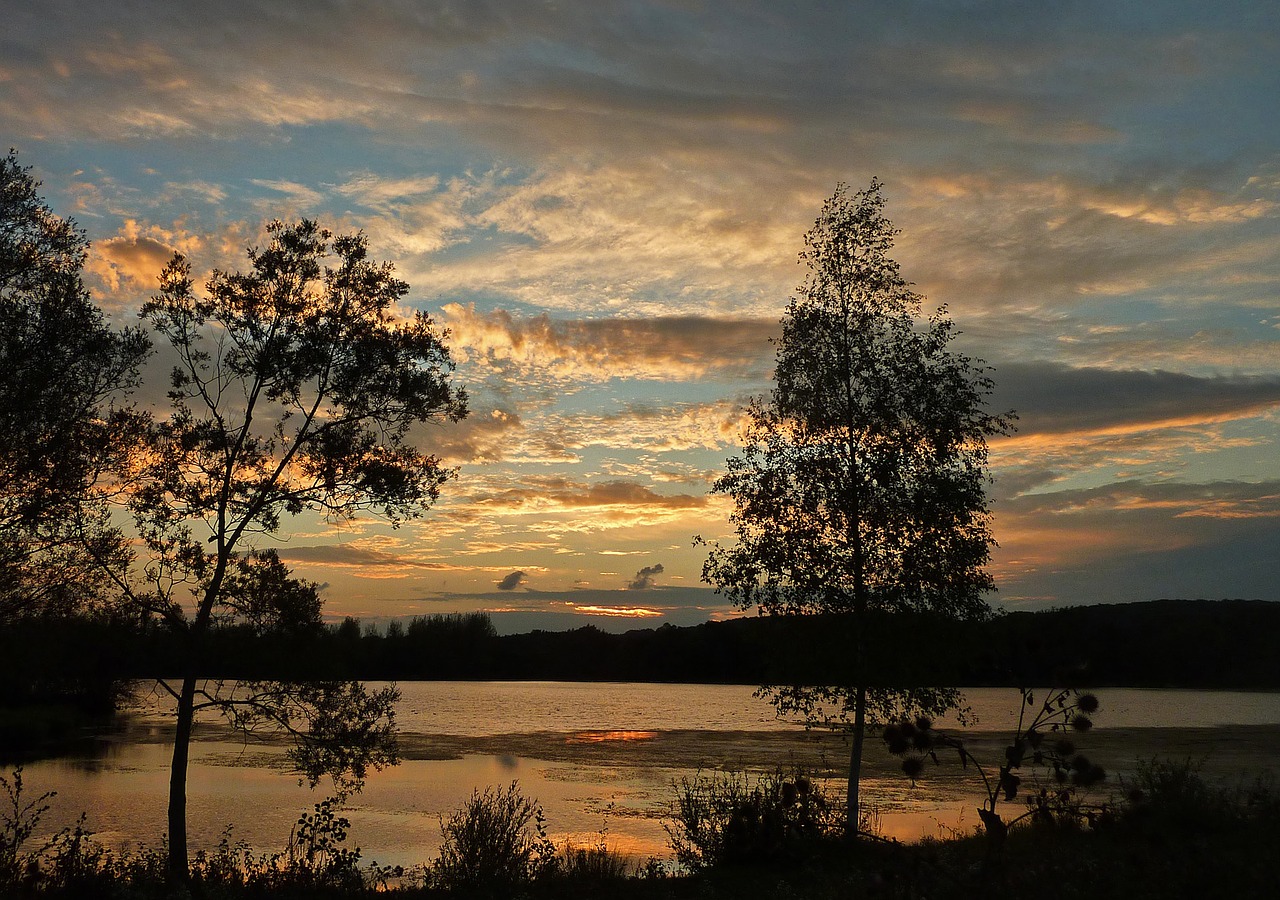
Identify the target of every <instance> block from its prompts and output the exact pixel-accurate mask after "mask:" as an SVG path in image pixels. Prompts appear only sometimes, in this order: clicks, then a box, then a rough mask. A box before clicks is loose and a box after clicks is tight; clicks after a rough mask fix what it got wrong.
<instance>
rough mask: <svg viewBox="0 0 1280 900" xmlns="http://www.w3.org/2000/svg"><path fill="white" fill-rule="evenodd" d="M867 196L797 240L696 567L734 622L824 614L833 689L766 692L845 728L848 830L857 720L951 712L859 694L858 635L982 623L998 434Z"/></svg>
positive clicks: (941, 704)
mask: <svg viewBox="0 0 1280 900" xmlns="http://www.w3.org/2000/svg"><path fill="white" fill-rule="evenodd" d="M880 188H881V185H880V183H879V182H878V181H872V182H871V185H870V187H868V188H867V189H866V190H864V191H858V192H850V191H849V190H848V188H847V187H846V186H844V185H839V186H838V187H837V189H836V191H835V193H834V194H833V195H832V196H831V197H830V198H829V199H828V200H827V201H826V203H825V204H824V205H823V208H822V211H821V213H820V215H819V216H818V218H817V221H816V223H815V224H814V227H813V228H812V229H811V230H810V231H809V232H808V233H807V234H806V235H805V238H804V244H805V249H804V251H803V252H802V253H801V254H800V259H801V261H802V262H803V263H804V264H806V265H807V267H808V274H807V277H806V278H805V280H804V282H803V283H802V284H801V286H800V289H799V292H798V294H797V296H796V297H794V298H793V299H792V300H791V302H790V304H789V305H788V307H787V310H786V316H785V318H784V319H783V321H782V336H781V338H779V339H778V341H777V342H776V343H777V368H776V371H775V381H776V383H775V387H774V390H773V391H772V393H771V394H770V395H769V396H767V397H762V398H757V399H756V400H754V401H753V402H752V403H751V405H750V407H749V408H748V410H747V425H746V429H745V434H744V445H743V452H742V455H741V456H739V457H736V458H733V459H730V460H729V461H728V467H727V472H726V474H725V475H723V476H722V477H721V478H720V479H719V480H718V481H717V482H716V483H715V485H714V487H713V490H714V492H716V493H720V494H725V495H727V496H729V497H731V498H732V499H733V501H734V512H733V514H732V519H731V521H732V524H733V526H734V529H735V531H736V535H737V542H736V543H735V544H733V545H731V546H721V545H718V544H717V545H713V546H712V548H711V551H710V554H709V556H708V558H707V561H706V563H705V565H704V568H703V577H704V580H706V581H707V582H709V583H711V584H713V585H715V586H716V588H717V589H718V590H719V591H720V592H721V593H723V594H725V595H727V596H728V597H729V598H730V599H731V600H732V601H733V602H734V603H735V604H736V605H738V606H740V607H742V608H747V609H749V608H753V607H755V608H758V609H759V611H760V612H762V613H765V614H770V615H804V614H817V613H821V614H834V615H836V616H838V617H840V618H839V620H840V621H843V622H844V623H845V627H847V628H848V635H847V642H846V649H847V652H848V654H849V658H850V662H849V665H847V666H845V667H844V668H845V670H846V671H847V672H848V678H847V680H846V681H845V682H844V683H842V684H835V685H818V686H813V685H788V684H782V685H766V686H765V687H764V688H762V691H763V692H764V693H765V694H766V695H768V696H769V697H770V698H771V699H772V700H773V702H774V703H775V705H776V706H777V708H778V710H779V712H780V713H782V714H791V715H795V714H798V715H800V716H801V717H802V718H803V719H804V720H805V721H806V722H807V723H810V724H824V725H841V726H848V727H851V729H852V731H853V748H852V755H851V765H850V782H849V813H850V829H851V830H852V829H853V827H854V826H856V824H857V804H858V799H857V779H858V770H859V768H860V764H861V748H862V739H863V734H864V729H865V725H866V721H867V718H868V716H870V717H871V718H872V719H875V718H888V717H891V716H896V715H898V714H901V713H902V712H903V711H905V710H917V711H923V712H928V713H936V712H938V711H941V710H943V709H945V708H947V707H948V706H950V705H952V704H954V703H955V701H956V700H957V695H956V694H955V692H954V691H952V690H947V689H939V688H931V687H927V686H926V687H921V686H918V685H913V686H911V687H910V688H904V689H901V690H898V689H884V688H878V689H870V688H868V680H869V673H868V672H867V671H866V670H865V657H866V653H865V648H866V646H867V643H868V641H870V640H873V639H874V635H872V634H870V633H869V631H870V629H871V628H872V626H873V623H874V622H875V621H878V620H879V618H880V614H882V613H894V612H902V611H912V612H919V613H928V614H934V615H942V616H948V617H954V618H959V619H971V618H980V617H984V616H986V615H988V614H989V610H988V607H987V604H986V601H985V598H984V595H985V594H986V593H987V592H988V591H990V590H992V589H993V588H994V584H993V582H992V579H991V576H990V575H989V573H988V572H987V570H986V563H987V561H988V558H989V555H990V549H991V547H992V545H993V543H994V541H993V538H992V534H991V527H990V518H991V517H990V513H989V511H988V508H987V504H986V497H985V485H986V482H987V475H986V462H987V444H986V438H987V437H988V436H990V435H993V434H998V433H1002V432H1004V431H1006V430H1007V429H1008V428H1009V427H1010V426H1011V421H1010V420H1011V417H1010V416H999V415H992V414H990V413H988V412H987V411H986V410H985V408H984V404H985V401H986V399H987V397H988V396H989V394H990V393H991V389H992V381H991V378H990V376H989V374H988V371H987V369H985V368H984V367H983V366H982V364H981V363H980V362H977V361H975V360H972V359H970V358H969V357H967V356H965V355H964V354H962V353H959V352H957V351H956V350H954V349H953V347H952V342H953V340H954V338H955V336H956V331H955V327H954V325H953V323H952V321H951V320H950V318H948V316H947V313H946V310H945V309H938V310H937V311H935V312H934V313H933V314H932V315H930V316H929V317H928V318H922V317H921V301H922V298H921V297H920V296H919V295H918V294H916V293H915V292H914V291H912V290H911V287H910V285H909V284H908V283H907V281H906V280H905V279H904V278H903V277H902V275H901V272H900V270H899V267H898V264H897V263H896V262H895V261H894V260H893V259H892V258H891V257H890V256H889V251H890V250H891V249H892V247H893V240H894V235H895V234H896V231H895V230H894V228H893V225H892V223H890V222H889V220H888V219H887V218H885V216H884V213H883V208H884V199H883V197H882V195H881V192H880ZM903 652H904V653H909V652H910V649H909V648H905V647H904V648H903Z"/></svg>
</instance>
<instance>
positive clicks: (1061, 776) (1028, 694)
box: [882, 688, 1107, 849]
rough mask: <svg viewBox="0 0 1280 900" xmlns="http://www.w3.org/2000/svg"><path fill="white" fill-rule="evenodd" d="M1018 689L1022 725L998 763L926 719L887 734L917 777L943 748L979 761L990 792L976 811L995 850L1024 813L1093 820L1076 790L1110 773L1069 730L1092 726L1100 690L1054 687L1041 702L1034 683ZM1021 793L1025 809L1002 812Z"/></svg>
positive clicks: (1045, 818) (1040, 818) (1042, 818)
mask: <svg viewBox="0 0 1280 900" xmlns="http://www.w3.org/2000/svg"><path fill="white" fill-rule="evenodd" d="M1020 695H1021V701H1022V702H1021V704H1020V705H1019V712H1018V725H1017V729H1016V730H1015V732H1014V735H1013V739H1012V741H1011V742H1010V743H1009V745H1008V746H1007V747H1006V748H1005V751H1004V761H1003V762H1002V763H1000V764H999V765H998V766H992V765H991V764H990V763H989V762H988V763H984V762H983V761H982V760H979V759H978V758H977V757H976V756H975V755H974V754H973V753H972V752H971V751H970V750H969V748H968V747H967V746H966V744H965V742H964V741H963V740H962V739H960V738H957V737H954V736H952V735H948V734H945V733H943V732H940V731H938V730H937V729H935V728H934V727H933V723H932V722H931V721H930V720H929V719H928V718H926V717H920V718H917V719H916V720H915V721H911V720H909V719H903V720H901V721H899V722H895V723H891V724H889V725H888V726H886V727H885V729H884V731H883V734H882V737H883V739H884V742H885V744H886V746H887V747H888V749H889V752H890V753H893V754H896V755H899V756H903V757H904V759H903V762H902V770H903V772H904V773H905V774H906V775H907V777H909V778H910V779H911V780H912V781H915V780H916V779H918V778H920V777H921V775H922V774H923V772H924V760H925V759H926V758H927V759H930V760H932V761H933V762H934V763H935V764H937V763H938V762H939V757H938V753H939V751H953V752H955V753H956V754H957V755H958V756H959V759H960V763H961V765H963V766H964V767H965V768H968V767H969V765H970V764H972V765H973V766H974V768H975V770H976V771H977V773H978V775H979V777H980V778H981V779H982V785H983V789H984V790H985V792H986V798H985V799H984V800H983V804H982V806H981V807H980V808H979V809H978V817H979V819H980V820H981V822H982V826H983V828H984V830H985V831H986V834H987V837H988V838H989V839H990V843H991V846H992V848H993V849H999V848H1000V847H1002V846H1003V844H1004V842H1005V839H1006V837H1007V836H1008V832H1009V828H1010V827H1012V826H1013V825H1015V824H1017V823H1018V822H1021V821H1023V820H1024V819H1031V820H1032V821H1033V822H1037V823H1040V824H1056V823H1061V822H1063V821H1071V822H1079V821H1082V820H1088V821H1093V819H1094V817H1095V816H1096V815H1097V813H1098V811H1099V809H1098V807H1096V806H1088V805H1086V804H1084V803H1083V802H1082V799H1081V797H1080V796H1079V793H1078V791H1079V789H1081V788H1087V787H1092V786H1093V785H1096V784H1099V783H1100V782H1102V781H1104V780H1105V779H1106V777H1107V775H1106V772H1105V770H1103V768H1102V767H1101V766H1099V765H1097V764H1096V763H1093V762H1091V761H1090V760H1089V758H1088V757H1087V756H1085V755H1084V754H1083V753H1081V752H1080V751H1079V750H1078V749H1077V747H1076V744H1075V741H1074V740H1073V739H1072V738H1071V736H1070V735H1071V733H1072V732H1076V733H1083V732H1086V731H1088V730H1089V729H1090V728H1092V727H1093V720H1092V718H1091V716H1092V715H1093V714H1094V713H1095V712H1097V710H1098V698H1097V697H1096V696H1095V695H1093V694H1091V693H1082V692H1080V691H1078V690H1077V689H1075V688H1059V689H1056V690H1050V691H1048V692H1047V693H1046V694H1045V695H1044V699H1043V701H1042V702H1040V703H1037V702H1036V695H1035V692H1034V691H1032V690H1031V689H1029V688H1023V689H1022V690H1021V691H1020ZM1020 773H1021V774H1020ZM1041 773H1043V777H1042V775H1041ZM1024 776H1026V777H1027V778H1030V779H1033V781H1032V783H1031V784H1030V785H1027V784H1024V780H1025V779H1024ZM1019 796H1021V797H1022V799H1023V801H1024V804H1025V808H1024V811H1023V812H1022V813H1021V814H1019V815H1016V816H1013V817H1012V818H1011V819H1008V820H1006V819H1005V818H1002V817H1001V815H1000V813H999V809H998V807H999V805H1000V803H1001V802H1004V803H1011V802H1013V801H1014V800H1016V799H1018V797H1019Z"/></svg>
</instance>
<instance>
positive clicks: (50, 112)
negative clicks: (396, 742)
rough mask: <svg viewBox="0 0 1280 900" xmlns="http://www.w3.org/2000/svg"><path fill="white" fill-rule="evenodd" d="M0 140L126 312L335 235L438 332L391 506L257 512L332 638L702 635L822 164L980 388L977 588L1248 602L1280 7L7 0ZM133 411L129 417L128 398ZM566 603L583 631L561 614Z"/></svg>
mask: <svg viewBox="0 0 1280 900" xmlns="http://www.w3.org/2000/svg"><path fill="white" fill-rule="evenodd" d="M0 9H2V10H3V17H4V22H5V25H4V28H3V29H2V30H0V141H2V142H4V144H5V146H6V147H7V146H13V147H15V148H17V150H18V152H19V160H20V162H22V163H23V164H25V165H31V166H33V167H34V169H35V171H36V174H37V175H38V177H40V178H41V179H42V180H43V182H44V187H43V189H42V190H43V193H44V195H45V197H46V198H47V199H48V201H49V202H50V204H51V205H52V206H53V207H54V209H55V210H56V211H58V212H59V213H62V214H66V215H70V216H73V217H74V218H75V219H76V220H77V221H78V222H79V224H80V225H81V226H82V227H83V228H85V229H86V231H87V233H88V236H89V238H90V239H91V240H92V242H93V249H92V253H91V257H90V262H89V273H88V280H89V283H90V285H91V287H92V290H93V292H94V295H95V297H96V298H97V299H98V300H99V302H100V303H101V304H102V305H103V306H104V307H105V308H107V309H108V310H110V312H111V314H112V315H113V316H114V317H116V319H117V321H120V322H133V321H136V310H137V308H138V306H139V304H140V303H141V301H142V300H143V299H145V298H146V297H147V296H149V294H150V293H151V292H153V291H154V290H155V287H156V276H157V274H158V273H159V271H160V268H161V267H162V265H163V264H164V262H165V261H166V260H167V259H168V258H169V257H170V256H171V254H172V253H173V251H174V250H181V251H182V252H184V253H186V254H188V255H189V256H190V257H191V259H192V260H193V263H194V264H195V267H196V268H197V270H202V271H206V272H207V271H208V270H209V269H210V268H212V267H214V266H220V267H240V266H242V265H243V264H244V248H245V247H246V246H249V245H251V244H255V243H258V242H260V240H261V235H262V225H263V223H264V222H265V221H267V220H268V219H271V218H277V217H278V218H286V219H287V218H296V217H300V216H307V217H311V218H318V219H319V220H321V221H322V223H324V224H326V225H329V226H330V227H334V228H336V229H344V230H346V229H350V230H354V229H362V230H363V231H364V232H365V233H366V234H367V235H368V237H369V241H370V245H371V248H372V251H373V253H374V255H375V256H377V257H379V258H382V259H388V260H391V261H393V262H395V264H396V266H397V268H398V271H399V273H400V275H401V276H402V277H404V278H405V279H406V280H407V281H408V282H409V283H410V284H411V286H412V291H411V293H410V297H409V299H410V302H411V305H412V306H413V307H415V308H419V309H423V310H426V311H429V312H430V313H431V314H432V315H433V316H434V317H436V318H437V320H438V321H439V322H440V323H441V324H443V325H444V326H446V327H448V328H449V329H450V331H451V332H452V336H451V338H450V341H449V343H450V346H451V347H452V348H453V351H454V354H455V358H456V360H457V362H458V369H457V373H456V375H457V379H458V381H459V382H460V383H461V384H463V385H465V386H466V387H467V389H468V391H469V392H470V394H471V397H472V415H471V417H470V418H469V419H468V420H467V421H466V422H465V423H463V424H462V425H460V426H457V427H448V428H431V429H427V430H425V431H424V433H423V436H422V440H423V441H424V442H427V443H429V444H430V445H431V446H433V447H436V448H438V449H439V452H441V453H442V454H443V455H445V456H446V457H447V459H448V460H449V461H450V462H451V463H452V464H454V465H457V466H458V467H459V470H460V471H459V476H458V478H457V480H456V481H453V482H452V483H450V484H449V485H447V486H446V489H445V493H444V496H443V498H442V500H441V502H440V503H439V505H438V506H437V507H436V508H435V509H434V510H433V511H432V512H431V513H430V514H428V515H427V516H426V517H425V518H424V519H423V520H422V521H420V522H418V523H411V524H409V525H406V526H404V527H402V528H400V529H399V530H395V531H393V530H391V529H390V528H387V527H385V526H383V525H380V524H378V523H376V522H365V523H360V524H358V525H355V526H351V527H346V528H341V529H336V528H333V527H330V526H328V525H325V524H324V523H323V522H320V521H318V520H316V519H312V518H300V519H297V520H293V521H292V522H289V523H287V525H286V529H285V531H283V532H282V533H281V534H280V535H279V538H280V540H279V541H278V542H277V543H276V544H275V546H277V548H278V549H279V551H280V553H281V556H282V557H283V558H284V559H285V560H286V561H287V562H289V563H290V564H291V565H292V566H294V567H295V568H296V571H297V572H298V573H299V574H300V575H303V576H305V577H307V578H309V579H312V580H314V581H317V582H320V583H322V584H323V585H325V589H324V596H325V598H326V599H327V601H328V605H327V612H328V613H329V614H331V615H335V616H342V615H347V614H350V615H358V616H361V617H365V618H382V617H391V616H410V615H421V614H429V613H437V612H453V611H470V610H477V609H483V610H490V611H494V612H495V621H496V622H497V624H498V626H499V628H500V629H501V630H505V631H511V630H527V629H528V628H531V627H548V628H563V627H568V626H570V625H573V624H581V623H583V622H586V621H592V622H595V623H596V624H598V625H600V626H601V627H606V628H610V629H620V628H628V627H637V626H644V625H655V624H659V623H661V622H664V621H673V622H675V623H677V624H690V623H694V622H701V621H706V620H707V619H709V618H721V617H724V616H725V615H728V614H730V612H731V611H730V610H729V609H728V607H727V606H726V605H725V603H724V602H723V601H722V600H721V599H720V598H718V597H717V596H716V595H715V594H714V593H713V592H712V591H711V590H710V589H709V588H707V587H706V586H705V585H702V584H700V580H699V576H700V571H701V565H702V559H703V555H704V551H703V550H702V549H699V548H696V547H694V546H693V543H692V540H693V536H694V535H696V534H701V535H703V536H704V537H706V538H709V539H715V538H721V539H724V538H726V537H727V536H728V535H727V531H728V528H727V515H728V510H729V507H728V506H727V505H726V501H725V500H724V499H723V498H719V497H711V496H709V495H708V487H709V484H710V482H711V481H712V480H713V479H714V478H715V476H716V475H717V474H718V473H719V472H720V471H721V470H722V469H723V467H724V463H725V459H726V458H727V457H728V456H731V455H734V454H735V453H736V452H737V447H738V443H737V439H738V430H739V423H740V417H741V407H742V405H743V403H744V401H745V400H746V398H748V397H749V396H751V395H753V394H759V393H762V392H764V391H767V390H768V389H769V387H770V377H771V369H772V364H773V353H774V351H773V348H772V346H771V345H770V344H769V337H770V336H771V335H774V334H776V333H777V332H778V330H779V329H778V320H779V318H780V317H781V315H782V313H783V310H784V307H785V305H786V303H787V300H788V298H789V297H790V296H791V294H792V293H793V292H794V290H795V288H796V286H797V284H798V283H799V281H800V279H801V277H802V275H803V270H802V268H801V266H799V265H798V264H797V261H796V257H797V253H798V252H799V250H800V248H801V236H802V235H803V233H804V231H805V230H806V229H807V228H808V227H809V226H810V225H811V224H812V222H813V219H814V217H815V216H816V214H817V212H818V209H819V207H820V205H821V203H822V200H823V199H824V198H825V197H826V196H828V195H829V194H830V193H831V192H832V190H833V189H834V187H835V185H836V182H837V181H846V182H849V183H850V184H851V185H852V186H853V187H854V188H855V189H856V188H860V187H864V186H865V185H866V184H867V183H868V182H869V181H870V180H871V178H872V177H873V176H879V177H880V178H882V179H883V180H884V183H885V187H884V195H885V197H886V198H887V200H888V209H887V213H888V215H889V217H890V218H891V219H892V220H893V221H894V223H895V224H896V225H897V226H898V227H899V228H900V229H901V230H902V233H901V235H900V238H899V243H898V247H897V254H896V255H897V258H898V260H899V262H900V263H901V265H902V270H903V274H904V275H905V276H906V277H907V278H908V279H909V280H910V281H913V282H914V283H915V284H916V287H917V290H919V291H920V292H921V293H923V294H924V295H925V296H926V297H927V298H928V303H929V304H931V305H939V304H946V305H947V306H948V307H949V309H950V312H951V314H952V316H953V318H954V319H955V320H956V322H957V324H958V326H959V328H960V329H961V331H962V332H963V335H962V337H961V339H960V345H961V347H962V349H963V350H965V351H966V352H969V353H972V354H973V355H976V356H979V357H982V358H985V359H986V360H987V361H988V362H989V363H990V364H991V365H992V366H994V367H995V378H996V381H997V385H998V389H997V394H996V397H995V400H994V406H995V407H997V408H998V409H1007V408H1013V409H1015V410H1016V411H1017V413H1018V415H1019V417H1020V423H1019V431H1018V433H1017V434H1016V435H1015V436H1013V437H1010V438H1007V439H1000V440H998V441H997V442H995V443H994V444H993V454H992V462H993V474H994V475H995V478H996V481H995V484H994V485H993V487H992V497H993V508H994V511H995V534H996V537H997V539H998V541H999V543H1000V547H999V549H998V550H997V551H996V552H995V556H994V560H993V572H994V574H995V577H996V581H997V584H998V585H999V588H1000V591H999V594H998V595H997V597H996V598H995V599H994V602H995V603H997V604H998V605H1001V606H1004V607H1006V608H1010V609H1021V608H1040V607H1044V606H1050V605H1067V604H1075V603H1092V602H1116V601H1127V600H1144V599H1152V598H1157V597H1210V598H1220V597H1251V598H1252V597H1257V598H1264V599H1271V600H1280V99H1278V98H1280V62H1278V61H1280V4H1277V3H1275V2H1274V0H1258V2H1236V0H1224V2H1219V3H1213V4H1206V3H1203V2H1200V0H1187V2H1181V3H1180V2H1167V0H1106V2H1067V3H1057V4H1038V3H1021V2H992V3H978V2H964V3H960V2H956V3H944V2H897V3H893V4H887V3H878V2H830V3H826V2H814V3H803V4H782V3H776V2H769V0H758V2H746V0H743V2H725V3H712V2H697V0H670V2H665V3H659V2H616V3H614V2H607V0H590V2H585V0H584V2H543V3H534V2H507V3H498V2H489V3H485V2H453V3H446V2H425V0H399V2H390V0H388V2H373V0H370V2H359V3H351V2H339V0H328V2H323V0H305V2H304V0H270V2H267V0H263V2H236V0H227V2H222V3H216V4H214V3H210V4H187V3H181V4H179V3H172V2H163V0H137V2H110V0H102V2H97V3H84V2H76V0H41V2H38V3H36V2H18V0H0ZM163 387H164V385H162V384H161V385H160V386H159V387H156V388H153V389H152V390H151V391H150V393H144V397H153V396H160V395H161V394H162V391H163ZM586 616H591V617H592V618H589V619H588V618H586Z"/></svg>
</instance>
